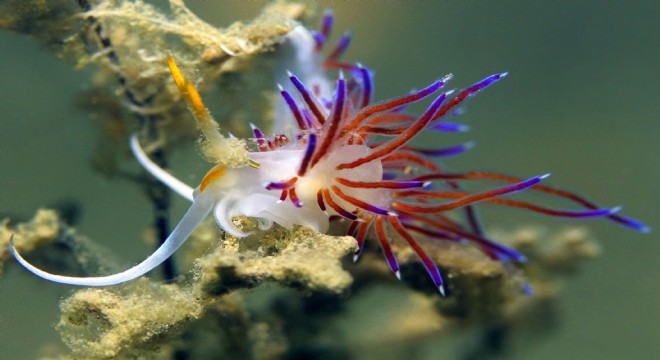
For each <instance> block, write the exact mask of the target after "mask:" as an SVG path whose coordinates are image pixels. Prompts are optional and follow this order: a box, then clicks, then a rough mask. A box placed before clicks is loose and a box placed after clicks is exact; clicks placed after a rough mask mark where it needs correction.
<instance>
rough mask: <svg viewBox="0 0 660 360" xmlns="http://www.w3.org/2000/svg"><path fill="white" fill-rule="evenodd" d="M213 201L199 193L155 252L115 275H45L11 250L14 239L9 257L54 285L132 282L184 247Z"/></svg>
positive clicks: (12, 247)
mask: <svg viewBox="0 0 660 360" xmlns="http://www.w3.org/2000/svg"><path fill="white" fill-rule="evenodd" d="M215 201H216V199H215V198H214V197H213V196H212V195H211V194H205V193H201V194H200V195H199V196H197V198H196V199H195V201H194V202H193V204H192V205H191V206H190V208H189V209H188V211H187V212H186V214H185V215H184V216H183V218H181V221H180V222H179V223H178V224H177V226H176V227H175V228H174V230H173V231H172V233H171V234H170V236H168V237H167V239H166V240H165V242H163V244H162V245H161V246H160V247H159V248H158V249H156V251H155V252H154V253H153V254H151V255H150V256H149V257H147V258H146V259H145V260H144V261H142V262H141V263H139V264H137V265H135V266H133V267H132V268H130V269H128V270H125V271H122V272H120V273H117V274H113V275H107V276H91V277H77V276H64V275H56V274H51V273H49V272H46V271H44V270H41V269H39V268H37V267H36V266H34V265H32V264H30V263H29V262H28V261H27V260H25V259H24V258H23V257H22V256H21V255H20V254H19V253H18V251H16V248H15V247H14V242H13V239H12V241H11V244H10V250H11V253H12V254H13V255H14V258H15V259H16V261H18V262H19V263H20V264H21V265H23V267H25V268H26V269H28V270H29V271H30V272H32V273H33V274H35V275H37V276H39V277H41V278H43V279H46V280H50V281H53V282H56V283H60V284H67V285H75V286H111V285H117V284H121V283H124V282H127V281H131V280H134V279H137V278H139V277H140V276H142V275H145V274H146V273H148V272H149V271H151V270H153V269H154V268H156V267H157V266H158V265H160V264H162V263H163V262H164V261H165V260H167V259H168V258H169V257H170V256H172V254H174V252H175V251H176V250H177V249H178V248H179V247H180V246H181V245H183V243H184V242H185V241H186V240H187V239H188V237H190V234H192V232H193V231H194V230H195V228H196V227H197V226H198V225H199V223H201V222H202V221H203V220H204V219H205V218H206V216H207V215H208V214H209V212H211V209H212V208H213V205H214V203H215Z"/></svg>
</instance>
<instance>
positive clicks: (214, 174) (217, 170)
mask: <svg viewBox="0 0 660 360" xmlns="http://www.w3.org/2000/svg"><path fill="white" fill-rule="evenodd" d="M226 172H227V171H226V170H225V168H224V167H222V166H220V165H216V166H214V167H213V168H212V169H211V170H209V172H207V173H206V175H204V179H202V183H201V184H200V185H199V191H200V192H202V191H204V189H206V187H207V186H209V185H210V184H211V183H212V182H213V181H216V180H218V179H220V178H221V177H223V176H225V173H226Z"/></svg>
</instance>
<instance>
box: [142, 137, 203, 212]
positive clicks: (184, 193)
mask: <svg viewBox="0 0 660 360" xmlns="http://www.w3.org/2000/svg"><path fill="white" fill-rule="evenodd" d="M130 144H131V151H132V152H133V156H135V158H136V159H137V161H138V162H139V163H140V165H142V167H143V168H144V169H145V170H147V172H148V173H149V174H151V175H152V176H153V177H155V178H156V179H158V181H160V182H162V183H163V184H165V185H166V186H167V187H169V188H170V189H171V190H172V191H174V192H175V193H177V194H179V195H180V196H181V197H183V198H185V199H187V200H189V201H190V202H192V201H193V192H194V190H193V188H192V187H190V186H188V185H187V184H185V183H184V182H183V181H181V180H179V179H177V178H175V177H174V176H173V175H172V174H170V173H168V172H167V171H165V170H164V169H163V168H161V167H160V166H158V165H156V163H155V162H153V161H151V159H150V158H149V156H147V154H146V153H145V152H144V150H143V149H142V147H141V146H140V141H139V140H138V136H137V134H133V135H131V139H130Z"/></svg>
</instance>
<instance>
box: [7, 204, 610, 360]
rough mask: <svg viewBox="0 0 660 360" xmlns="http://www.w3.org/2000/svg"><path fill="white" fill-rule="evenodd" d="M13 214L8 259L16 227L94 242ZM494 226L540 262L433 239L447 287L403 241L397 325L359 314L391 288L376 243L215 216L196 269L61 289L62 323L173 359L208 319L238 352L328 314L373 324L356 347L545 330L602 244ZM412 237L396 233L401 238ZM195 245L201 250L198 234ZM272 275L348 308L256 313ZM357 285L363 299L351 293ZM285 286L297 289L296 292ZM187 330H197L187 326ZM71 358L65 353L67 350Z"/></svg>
mask: <svg viewBox="0 0 660 360" xmlns="http://www.w3.org/2000/svg"><path fill="white" fill-rule="evenodd" d="M235 222H236V224H237V225H239V226H243V227H244V229H245V230H248V229H251V228H252V227H254V226H255V225H254V223H253V221H251V220H249V219H246V218H235ZM3 224H5V225H4V226H3V228H2V232H1V233H0V240H2V251H3V254H5V255H4V257H3V259H6V258H7V255H6V250H7V241H8V236H9V234H11V233H13V234H16V239H17V240H18V239H22V240H20V241H19V242H17V246H21V247H22V249H24V250H26V251H28V250H29V249H35V248H36V247H49V245H50V244H53V243H55V242H58V241H62V240H63V239H62V234H63V233H66V234H68V235H66V236H67V237H68V238H67V239H64V240H65V241H67V242H68V243H69V244H70V245H71V244H75V243H76V242H78V241H82V242H83V243H85V242H89V240H87V239H85V238H84V237H82V236H80V235H78V234H77V233H76V232H75V231H74V230H73V229H70V228H68V227H67V225H65V224H63V223H61V221H60V220H59V219H58V217H57V215H56V214H55V213H54V212H53V211H50V210H40V211H39V212H38V213H37V215H35V218H34V219H33V220H31V221H30V222H27V223H22V224H17V225H16V226H14V227H10V226H7V221H6V220H5V221H4V222H3ZM71 234H74V236H72V235H71ZM494 234H496V236H497V237H498V238H499V240H500V241H503V242H506V243H507V244H508V245H510V246H512V247H514V248H518V249H523V248H524V249H525V251H526V253H527V254H529V256H530V260H529V263H528V264H526V265H524V267H523V268H522V271H524V272H525V274H524V275H523V273H522V271H521V270H519V269H511V268H509V267H508V266H506V265H504V264H503V263H501V262H499V261H493V260H491V259H488V258H487V257H485V256H484V255H482V254H481V253H480V252H477V251H474V249H471V248H469V247H465V246H460V245H456V244H446V243H427V244H425V245H426V248H427V249H428V252H429V255H430V256H432V258H433V259H434V261H436V262H437V263H439V264H442V266H443V269H444V270H445V273H446V274H447V276H446V278H447V283H448V287H447V290H448V292H449V294H450V296H449V297H448V298H442V297H440V296H439V295H438V294H437V293H436V292H435V291H433V290H432V286H429V283H428V279H426V277H425V276H424V272H423V269H421V268H420V266H419V265H418V262H417V261H416V259H415V258H414V254H413V253H412V252H410V251H409V250H407V248H406V247H403V246H401V247H398V246H396V247H395V249H397V253H398V254H399V260H400V264H401V268H402V270H403V274H404V277H405V278H406V282H405V283H404V284H410V287H411V288H412V290H413V291H409V292H408V293H407V294H406V293H401V289H399V290H396V289H391V290H387V291H386V294H387V295H385V296H391V294H396V293H399V295H397V298H398V299H399V300H396V301H395V302H394V303H392V302H391V301H390V302H386V303H385V304H384V305H383V308H382V309H381V310H380V311H382V315H383V318H387V319H389V321H388V323H391V324H392V325H393V326H382V322H381V321H379V322H377V323H376V325H375V324H374V323H372V322H368V321H367V322H364V321H360V320H359V319H360V315H359V314H360V313H361V312H362V311H364V310H359V309H360V307H361V306H363V305H361V304H363V303H370V301H371V300H369V299H371V298H372V297H373V296H377V297H380V296H382V295H374V294H379V293H380V292H382V291H383V290H378V289H382V288H381V287H380V286H383V285H387V286H391V285H393V284H394V280H393V278H392V275H391V273H390V271H389V269H388V268H387V266H386V265H384V262H383V261H382V259H380V254H379V253H378V250H377V249H375V248H370V247H368V248H367V249H366V250H365V252H366V253H365V254H364V257H363V259H362V260H361V262H360V263H359V264H358V265H357V266H355V265H350V266H348V265H347V260H348V258H349V257H350V254H352V253H353V252H354V251H355V249H356V245H355V241H354V240H353V239H352V238H350V237H333V236H328V235H322V234H318V233H316V232H314V231H312V230H309V229H306V228H300V227H297V228H295V229H294V230H291V231H289V230H286V229H283V228H281V227H277V226H275V227H274V228H273V229H272V230H270V231H267V232H263V233H259V234H258V235H253V236H251V237H248V238H247V239H242V240H241V241H239V240H238V239H236V238H232V237H229V236H226V237H222V238H220V236H217V230H216V229H214V228H213V227H212V226H210V224H209V226H202V227H200V228H199V229H198V230H197V231H196V232H195V233H194V234H193V236H192V237H191V239H190V242H191V243H193V244H196V243H197V242H198V241H199V242H200V243H201V244H204V245H203V246H201V247H204V246H207V245H210V246H211V249H210V250H209V249H208V248H207V250H206V254H204V255H202V256H200V257H199V258H197V259H196V260H194V264H193V268H192V270H191V271H190V272H188V273H187V275H186V276H184V277H183V278H182V279H181V280H180V281H178V282H177V283H175V284H163V283H161V282H158V281H150V280H147V279H146V278H142V279H139V280H137V281H134V282H131V283H129V284H126V285H122V286H116V287H109V288H103V289H98V288H92V289H80V290H77V291H75V292H74V293H73V294H72V295H71V296H69V297H68V298H66V299H65V300H63V301H62V303H61V309H62V314H61V317H60V320H59V322H58V324H57V326H56V328H57V330H58V331H59V332H60V334H61V336H62V340H63V341H64V343H65V344H66V345H67V346H68V347H69V348H70V350H71V355H72V356H73V358H98V359H114V358H140V359H151V358H163V359H166V358H169V357H170V356H171V354H172V353H173V352H174V351H177V349H188V350H189V351H191V352H192V353H196V352H203V351H204V349H205V347H208V346H209V345H208V339H207V342H204V341H202V340H200V336H201V335H199V334H200V332H201V333H205V331H207V330H208V329H209V328H212V329H213V331H214V332H213V333H210V334H206V335H205V336H204V337H202V339H204V338H205V337H206V338H211V339H215V341H216V342H218V343H219V344H222V348H221V350H222V351H225V352H226V353H227V354H234V355H236V354H238V355H237V356H239V355H240V356H253V357H255V358H277V357H278V356H280V355H282V354H284V353H286V351H287V349H288V347H289V346H291V345H292V344H295V343H296V339H295V338H288V337H287V336H286V334H285V333H283V332H282V331H281V329H280V327H281V326H283V324H286V323H292V322H293V323H297V322H299V321H304V322H310V323H315V322H318V321H328V322H327V324H326V325H327V328H328V329H329V331H330V333H332V332H333V329H336V328H337V327H339V328H341V327H346V326H350V327H351V328H353V329H354V330H356V331H359V332H360V333H362V334H365V335H364V336H361V337H359V340H358V339H356V340H355V341H352V340H351V339H350V338H349V339H342V342H343V343H342V346H343V347H345V348H346V349H349V350H350V349H352V350H353V351H358V350H359V349H360V348H363V347H368V346H385V345H392V344H405V343H409V342H415V341H417V340H419V339H422V338H425V337H428V336H431V335H433V334H436V336H437V335H438V334H443V333H448V332H451V331H452V330H455V329H461V328H465V327H466V326H469V325H471V326H477V325H478V326H482V325H483V324H498V325H499V326H510V327H511V329H513V330H514V331H515V329H525V328H527V327H530V326H532V324H536V325H534V328H535V329H536V331H537V332H538V329H539V327H540V328H543V326H549V325H548V324H546V323H542V324H541V325H539V324H538V323H537V322H538V321H542V320H539V319H546V321H551V319H547V317H548V315H547V312H548V307H552V306H553V305H552V304H553V303H554V301H555V299H556V298H557V295H558V292H559V290H560V288H561V285H560V282H559V280H558V276H560V275H565V274H569V273H570V272H571V271H573V270H574V269H575V268H576V266H577V265H578V264H579V263H581V262H583V261H584V260H587V259H590V258H592V257H594V256H596V255H597V254H598V250H597V249H598V247H597V245H596V244H595V243H594V241H593V240H592V239H591V238H590V236H589V234H588V232H586V231H585V230H583V229H580V228H573V229H566V230H562V231H559V232H553V233H550V232H548V231H547V230H544V229H542V228H538V227H536V228H535V227H525V228H520V229H518V230H515V231H512V232H503V231H495V232H494ZM402 243H403V242H402V241H401V239H398V238H395V245H397V244H402ZM190 251H191V252H193V253H198V254H199V253H200V250H199V249H198V248H196V247H194V246H193V247H191V248H190ZM202 252H203V251H202ZM77 254H78V256H77V260H78V262H79V263H81V264H83V266H82V268H83V269H86V268H88V266H86V265H85V264H88V263H89V262H90V255H89V254H88V253H77ZM92 260H94V261H99V262H101V263H103V261H104V259H92ZM101 265H103V264H101ZM72 267H73V268H76V267H75V266H73V265H72ZM110 267H111V266H99V267H96V268H110ZM95 272H96V271H95ZM526 280H528V281H529V282H530V283H531V284H532V285H533V287H534V296H527V295H525V294H524V293H523V291H522V288H521V286H522V284H523V283H524V281H526ZM264 282H274V283H278V284H280V285H282V286H285V287H292V288H294V289H297V290H303V291H304V292H305V293H307V294H308V296H312V295H314V294H328V296H331V298H334V296H336V295H332V294H338V295H340V296H339V297H337V299H339V300H338V301H347V302H348V305H347V306H348V308H347V309H346V310H345V311H342V312H339V313H338V314H336V316H334V317H332V318H330V319H329V320H328V319H326V320H323V319H325V317H324V315H320V317H315V316H305V315H303V314H298V316H300V318H288V317H282V316H283V314H278V313H273V314H271V315H270V316H268V317H266V318H265V319H264V318H261V319H257V318H252V317H251V315H250V312H249V311H248V310H247V309H246V308H245V306H246V305H245V302H244V300H245V298H246V297H249V296H250V295H251V294H250V293H244V291H240V290H241V289H248V288H253V287H257V286H259V285H260V284H262V283H264ZM240 293H243V294H242V295H239V294H240ZM351 293H353V294H354V295H353V296H352V297H354V298H355V299H354V300H353V301H349V298H348V295H350V294H351ZM285 296H286V298H287V299H288V300H287V301H292V300H294V299H295V297H296V296H295V295H293V294H288V295H286V294H285ZM276 299H277V297H275V298H270V300H269V301H275V300H276ZM342 299H344V300H342ZM372 300H373V299H372ZM296 301H297V300H296ZM387 304H389V305H387ZM392 304H395V305H394V306H393V305H392ZM368 306H372V305H368ZM352 309H353V310H352ZM209 323H211V324H213V325H212V326H210V325H209ZM394 324H396V326H394ZM479 324H482V325H479ZM277 329H280V330H277ZM182 333H183V334H187V335H186V336H181V334H182ZM231 334H234V335H236V334H242V335H241V336H230V335H231ZM326 336H328V335H326ZM525 336H529V335H525ZM200 341H201V344H200V343H199V342H200ZM325 341H327V339H326V340H325ZM287 344H288V345H287ZM193 345H196V346H199V347H194V346H193ZM213 346H216V347H217V346H218V345H217V343H216V344H215V345H213ZM267 354H271V355H267ZM61 358H62V359H64V358H66V356H65V355H64V354H62V357H61Z"/></svg>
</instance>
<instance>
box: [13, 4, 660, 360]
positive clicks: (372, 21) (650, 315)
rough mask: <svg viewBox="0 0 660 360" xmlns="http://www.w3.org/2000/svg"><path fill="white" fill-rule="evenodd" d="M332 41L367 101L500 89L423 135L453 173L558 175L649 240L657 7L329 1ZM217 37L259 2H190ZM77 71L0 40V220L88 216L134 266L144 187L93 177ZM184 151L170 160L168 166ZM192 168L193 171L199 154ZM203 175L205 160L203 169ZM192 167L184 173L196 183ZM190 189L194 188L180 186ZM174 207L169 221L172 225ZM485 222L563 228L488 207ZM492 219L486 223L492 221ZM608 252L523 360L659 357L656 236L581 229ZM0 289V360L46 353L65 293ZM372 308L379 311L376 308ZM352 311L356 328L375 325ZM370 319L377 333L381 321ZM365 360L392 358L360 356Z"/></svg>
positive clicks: (654, 179)
mask: <svg viewBox="0 0 660 360" xmlns="http://www.w3.org/2000/svg"><path fill="white" fill-rule="evenodd" d="M322 4H323V6H327V7H331V8H333V9H334V10H335V14H336V19H337V21H336V24H337V27H336V28H337V29H338V30H342V29H352V31H353V35H354V43H353V45H352V46H351V48H350V51H349V52H348V54H347V55H346V59H349V60H357V61H361V62H363V63H364V64H366V65H368V66H370V67H371V68H372V69H373V70H374V72H375V76H376V80H375V81H376V99H383V98H388V97H392V96H397V95H400V94H402V93H404V92H406V91H408V90H409V89H411V88H421V87H422V86H424V85H426V84H428V83H430V82H431V81H433V80H435V79H436V78H439V77H441V76H442V75H444V74H446V73H450V72H451V73H453V74H454V75H455V78H454V80H453V81H452V83H453V85H452V86H455V87H457V88H461V87H465V86H467V85H469V84H471V83H473V82H475V81H477V80H479V79H481V78H483V77H485V76H487V75H490V74H493V73H496V72H501V71H509V72H510V76H509V77H508V78H507V79H506V80H504V81H502V82H501V83H499V84H497V85H496V86H494V87H493V88H492V89H489V90H488V91H487V92H486V93H484V94H482V95H479V96H478V97H477V98H476V99H474V100H473V101H471V102H470V104H469V106H468V112H467V113H466V114H465V115H464V116H462V117H461V118H460V121H462V122H464V123H467V124H469V125H471V126H472V128H473V130H472V131H471V132H470V133H468V134H458V135H435V136H424V138H423V139H422V140H424V141H426V143H427V144H431V143H436V141H439V142H438V143H437V144H454V143H458V142H461V141H466V140H475V141H476V143H477V147H476V148H475V149H473V150H472V151H470V152H468V153H467V154H465V155H463V156H461V157H460V158H457V159H453V160H451V161H449V162H448V163H447V164H448V165H449V166H451V167H452V168H454V169H457V170H471V169H486V170H498V171H502V172H505V173H508V174H516V175H519V176H523V177H526V176H533V175H538V174H542V173H545V172H552V173H553V176H552V178H551V179H549V180H550V183H551V184H555V185H560V186H562V187H564V188H567V189H573V190H576V191H578V192H580V193H582V194H586V195H588V196H589V197H590V198H592V199H594V200H596V201H598V202H599V203H601V204H603V205H605V206H615V205H619V204H623V205H625V208H624V212H625V214H626V215H630V216H633V217H637V218H640V219H642V220H644V221H645V222H647V223H648V224H649V225H651V226H652V227H654V228H656V230H657V229H658V228H660V226H659V225H660V223H659V222H658V220H657V219H658V214H660V205H659V202H658V201H657V199H656V198H657V196H658V195H657V194H658V193H659V190H660V189H659V188H660V168H659V166H658V163H659V161H658V156H659V155H660V142H659V141H658V134H659V133H660V132H659V130H660V125H659V124H658V120H660V119H659V116H658V104H660V91H659V90H658V86H657V82H658V80H659V79H660V71H659V66H658V65H659V64H660V61H659V60H660V45H659V42H658V34H660V17H659V16H658V14H659V13H660V5H658V4H659V3H657V2H652V1H536V2H532V1H511V0H509V1H465V2H463V1H410V2H406V1H388V2H385V1H345V2H344V1H341V2H340V1H336V2H324V3H322ZM189 5H190V7H191V8H192V9H193V11H194V12H196V13H197V14H199V15H200V16H201V17H202V18H203V19H205V20H207V21H209V22H210V23H212V24H215V25H218V26H225V25H228V24H229V23H230V22H231V21H233V20H235V19H250V18H252V17H253V16H254V15H255V14H257V13H258V11H259V8H260V7H261V3H260V2H249V3H241V2H237V1H217V2H216V1H204V2H189ZM90 73H91V72H90V71H89V70H87V71H83V72H76V71H74V70H72V69H71V67H70V65H68V64H63V63H61V62H59V61H58V60H57V59H55V58H54V57H53V56H52V55H51V54H49V53H47V52H46V51H43V50H41V49H40V48H39V47H38V45H36V44H35V43H34V42H33V41H32V40H31V39H29V38H27V37H24V36H19V35H16V34H10V33H6V32H3V33H0V114H2V115H0V116H1V117H0V169H2V170H0V212H2V213H3V214H7V213H9V214H12V215H18V216H21V217H23V218H29V217H31V216H32V214H33V213H34V212H35V210H36V209H37V208H39V207H40V206H43V205H47V204H53V203H55V202H57V201H60V200H62V199H72V200H75V201H76V202H78V203H80V204H81V205H82V207H83V209H84V212H83V214H82V219H81V222H80V225H79V226H78V228H79V231H80V232H81V233H83V234H86V235H89V236H90V237H92V238H94V239H95V240H97V241H98V242H100V243H102V244H104V245H105V246H107V247H109V248H112V249H114V250H116V252H117V254H118V258H120V259H123V260H124V261H125V263H126V264H127V265H128V264H130V263H132V262H134V261H138V260H140V259H141V258H142V257H143V256H146V254H147V253H148V252H149V251H150V250H149V248H148V246H147V245H145V244H143V243H142V242H140V241H139V239H140V235H141V231H142V229H143V226H144V224H147V223H148V222H149V220H150V210H149V205H148V203H147V202H146V201H145V199H144V196H143V195H142V193H141V192H140V190H139V189H137V188H135V187H133V186H131V185H129V184H127V183H126V182H122V181H112V180H108V179H105V178H103V177H101V176H99V175H98V174H96V173H94V172H93V171H92V169H91V168H90V166H89V160H90V155H91V153H92V151H93V149H94V146H95V141H96V139H95V136H96V125H95V123H94V119H93V118H91V117H90V116H89V114H86V113H85V112H84V111H82V110H80V109H79V108H77V107H76V104H75V99H76V96H77V95H78V94H80V92H81V91H84V90H86V89H89V87H90V86H89V83H90V80H89V74H90ZM189 156H194V152H190V153H188V154H178V155H175V157H174V159H173V167H174V168H175V169H177V168H178V169H187V168H193V169H196V168H195V166H197V165H190V162H191V161H190V159H188V158H186V157H189ZM194 163H200V162H199V160H198V159H194ZM199 166H201V165H199ZM195 171H196V170H195ZM188 181H189V183H194V182H195V180H194V176H192V175H191V178H190V179H188ZM184 205H185V204H184V203H182V202H179V203H177V206H176V207H175V210H174V215H173V218H174V219H176V218H178V216H179V215H178V214H181V213H182V211H183V210H182V209H183V208H184ZM483 215H484V220H485V221H486V223H487V224H488V225H489V226H491V227H492V226H501V227H508V226H514V225H516V224H520V223H543V224H550V225H552V226H556V227H562V226H566V225H571V224H572V222H570V221H562V220H556V221H546V219H544V218H542V217H539V216H535V215H533V214H527V213H525V212H522V211H515V210H511V211H509V210H506V211H502V210H497V209H495V210H492V209H491V208H488V207H486V208H485V210H484V214H483ZM495 224H496V225H495ZM584 225H588V226H589V228H590V229H591V230H592V232H593V233H594V234H595V235H596V236H597V238H598V239H599V240H600V241H601V244H602V247H603V250H604V252H603V255H602V256H601V257H600V258H599V259H597V260H596V261H594V262H593V263H590V264H588V265H587V266H585V268H584V271H582V272H581V273H580V274H579V275H578V276H576V277H574V278H572V279H571V280H570V281H567V282H566V283H565V285H566V287H565V289H564V293H563V295H562V300H561V303H560V310H561V314H562V317H561V323H560V327H559V328H557V329H556V331H554V332H553V333H552V334H550V335H548V336H547V337H546V338H544V339H543V340H542V341H539V342H534V343H530V344H529V346H528V347H526V348H525V349H524V350H523V351H521V352H518V353H517V355H518V357H519V358H524V359H558V358H570V359H572V358H580V359H624V358H632V359H650V358H654V357H655V356H657V354H660V341H659V340H660V302H658V299H659V298H660V296H659V295H660V284H659V281H658V275H657V274H658V270H659V267H660V261H659V260H660V255H659V254H660V239H659V238H658V236H657V231H656V232H655V233H651V234H650V235H643V234H638V233H635V232H632V231H628V230H626V229H623V228H620V227H618V226H615V225H613V224H611V223H608V222H605V221H589V222H584ZM5 270H6V271H5V273H4V274H3V278H2V280H1V281H2V285H1V287H0V358H1V359H31V358H35V357H36V356H37V354H39V353H40V351H41V346H42V345H43V344H45V343H47V342H53V343H57V342H58V341H59V340H57V334H56V333H55V331H54V330H53V325H54V323H55V322H56V320H57V316H58V315H57V314H58V301H59V300H60V299H61V298H62V297H63V296H65V295H67V294H69V293H71V291H72V290H71V288H69V287H66V286H58V285H54V284H51V283H47V282H44V281H42V280H40V279H38V278H36V277H33V276H30V275H29V274H27V273H26V272H24V271H22V270H21V269H19V268H16V267H14V266H8V267H6V269H5ZM379 301H384V300H379ZM371 308H372V309H374V312H373V313H368V312H367V313H363V314H362V316H363V319H359V320H357V321H366V322H368V321H372V322H373V321H377V318H378V304H373V306H372V307H371ZM375 319H376V320H375ZM406 351H407V352H406V354H408V357H412V355H413V354H415V355H419V357H420V358H435V357H437V356H439V354H445V355H446V356H444V357H443V358H453V357H454V355H455V354H456V347H455V346H453V345H452V344H451V343H449V342H448V341H443V340H442V339H427V340H426V341H425V342H424V343H422V344H420V345H419V346H418V347H416V349H414V351H416V352H415V353H411V352H410V351H412V349H407V350H406ZM362 356H363V357H364V358H376V357H378V358H379V359H386V358H397V357H398V356H401V354H400V353H397V352H395V351H394V352H393V351H387V352H384V351H379V350H377V349H373V351H364V352H363V353H362Z"/></svg>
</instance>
